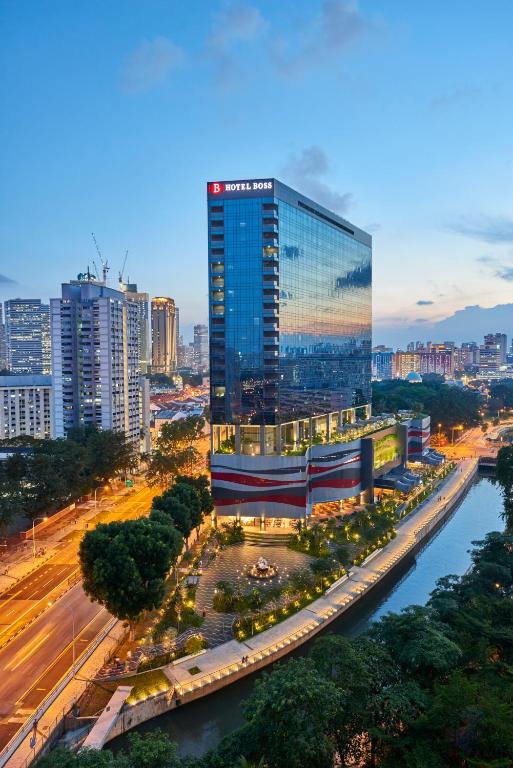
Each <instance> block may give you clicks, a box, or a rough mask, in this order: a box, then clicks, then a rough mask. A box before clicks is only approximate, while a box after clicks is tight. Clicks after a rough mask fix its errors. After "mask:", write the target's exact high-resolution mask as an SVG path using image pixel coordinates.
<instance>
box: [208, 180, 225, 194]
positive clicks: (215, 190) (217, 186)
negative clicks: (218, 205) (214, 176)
mask: <svg viewBox="0 0 513 768" xmlns="http://www.w3.org/2000/svg"><path fill="white" fill-rule="evenodd" d="M208 191H209V192H210V194H211V195H219V194H220V193H221V192H224V184H221V183H220V182H219V181H213V182H212V184H209V185H208Z"/></svg>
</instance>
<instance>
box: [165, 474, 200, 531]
mask: <svg viewBox="0 0 513 768" xmlns="http://www.w3.org/2000/svg"><path fill="white" fill-rule="evenodd" d="M170 493H171V495H172V496H173V497H174V498H175V499H177V500H178V501H179V502H180V503H181V504H183V505H184V507H187V510H188V512H189V517H190V518H191V525H192V527H193V528H196V530H197V531H199V528H200V526H201V523H202V522H203V511H202V509H201V500H200V496H199V493H198V491H197V490H196V488H195V487H194V486H193V485H190V484H189V483H184V482H178V481H177V482H176V483H175V484H174V485H173V487H172V488H171V489H170Z"/></svg>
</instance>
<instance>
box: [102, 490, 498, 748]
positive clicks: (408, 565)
mask: <svg viewBox="0 0 513 768" xmlns="http://www.w3.org/2000/svg"><path fill="white" fill-rule="evenodd" d="M501 509H502V503H501V497H500V492H499V488H498V487H497V486H495V485H494V484H493V483H492V482H491V481H490V480H488V479H486V478H480V479H478V480H476V482H475V483H474V484H473V485H472V486H471V488H470V490H469V492H468V493H467V495H466V496H465V498H464V499H463V500H462V501H461V502H460V504H459V505H458V506H457V507H456V509H455V510H454V512H453V513H452V515H451V516H450V517H449V518H448V519H447V520H446V522H445V523H444V524H443V526H441V527H440V528H439V529H438V530H437V532H436V533H435V534H434V535H433V536H432V538H431V539H430V540H429V541H427V543H426V544H425V545H424V547H423V548H422V549H421V550H420V551H419V552H418V553H417V554H416V556H415V557H412V558H411V560H410V562H405V563H403V564H402V565H401V566H400V567H399V568H397V569H396V570H395V572H394V573H393V574H391V575H390V576H389V577H388V578H387V580H386V582H385V583H382V584H380V585H379V586H378V587H375V588H374V590H372V592H371V593H370V594H369V596H368V597H367V598H365V599H364V600H363V601H362V604H361V605H357V606H355V608H353V609H352V610H351V611H350V612H348V613H347V614H346V615H344V616H341V617H340V618H339V619H337V620H336V621H335V622H333V623H332V624H330V626H329V628H327V631H330V632H336V633H339V634H342V635H346V636H348V637H350V636H353V635H355V634H358V633H360V632H362V631H364V630H365V628H366V627H367V626H368V625H369V623H370V622H372V621H376V620H377V619H379V617H380V616H382V615H383V614H385V613H387V612H388V611H400V610H401V609H402V608H404V607H405V606H407V605H411V604H412V603H417V604H424V603H425V602H426V600H427V599H428V597H429V594H430V592H431V591H432V590H433V589H434V587H435V586H436V582H437V579H439V578H440V577H442V576H445V575H447V574H449V573H453V574H457V575H461V574H463V573H464V572H465V571H466V570H467V568H468V567H469V564H470V554H469V550H470V549H471V547H472V541H478V540H479V539H482V538H483V537H484V536H485V534H486V533H488V532H489V531H494V530H495V531H497V530H502V529H503V524H502V519H501ZM311 642H315V639H314V640H312V641H311ZM308 647H309V644H308V643H307V644H305V645H304V646H303V647H302V648H301V649H300V650H298V651H297V652H296V655H299V654H301V653H306V652H307V651H308ZM291 655H292V654H291ZM268 669H270V668H268ZM261 674H262V672H256V673H255V674H254V675H251V676H250V677H247V678H244V679H243V680H240V681H238V682H236V683H233V684H232V685H229V686H227V687H226V688H224V689H223V690H221V691H218V692H217V693H214V694H212V695H210V696H206V697H205V698H203V699H199V700H198V701H196V702H193V703H191V704H187V706H185V707H183V709H176V710H172V711H171V712H169V713H167V714H165V715H161V716H160V717H158V718H155V719H154V720H150V721H149V722H147V723H143V724H142V725H141V726H139V728H138V729H136V730H138V731H139V732H141V733H145V732H148V731H151V730H154V729H155V728H160V729H161V730H162V731H165V732H167V733H168V734H169V735H170V737H171V738H172V739H173V741H176V742H177V743H178V749H179V752H180V754H182V755H196V756H200V755H202V754H204V753H205V752H206V751H207V750H208V749H210V748H212V747H215V746H216V745H217V744H218V742H219V741H220V739H222V738H223V736H225V735H226V734H228V733H230V731H232V730H233V729H234V728H236V727H237V726H239V725H241V724H242V722H243V719H244V718H243V713H242V706H241V705H242V702H243V701H244V699H246V698H247V697H248V696H249V694H250V693H251V690H252V688H253V685H254V682H255V680H256V678H257V677H258V676H260V675H261ZM125 744H126V736H121V737H119V738H118V739H116V740H115V741H113V742H111V743H110V744H109V745H108V747H109V748H112V749H113V750H114V751H116V750H117V749H119V748H120V747H122V746H124V745H125Z"/></svg>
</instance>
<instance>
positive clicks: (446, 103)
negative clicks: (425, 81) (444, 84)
mask: <svg viewBox="0 0 513 768" xmlns="http://www.w3.org/2000/svg"><path fill="white" fill-rule="evenodd" d="M480 92H481V91H480V89H479V88H477V87H476V86H471V85H460V86H457V87H456V88H452V89H451V90H449V91H446V92H445V93H441V94H439V95H438V96H435V97H434V98H433V99H431V101H430V107H431V109H434V110H438V109H446V108H448V107H452V106H454V105H456V104H461V103H465V102H466V101H471V100H473V99H474V98H475V97H476V96H478V95H479V94H480Z"/></svg>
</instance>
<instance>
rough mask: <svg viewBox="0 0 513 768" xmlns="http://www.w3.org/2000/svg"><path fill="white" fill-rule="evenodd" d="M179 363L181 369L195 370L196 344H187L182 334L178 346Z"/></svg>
mask: <svg viewBox="0 0 513 768" xmlns="http://www.w3.org/2000/svg"><path fill="white" fill-rule="evenodd" d="M176 356H177V365H178V368H179V369H187V370H189V371H191V372H193V371H194V344H193V343H189V344H186V343H185V342H184V340H183V336H180V339H179V343H178V347H177V355H176Z"/></svg>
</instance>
